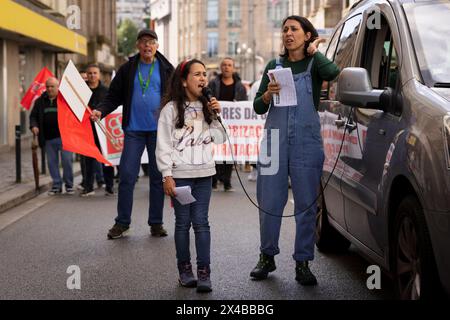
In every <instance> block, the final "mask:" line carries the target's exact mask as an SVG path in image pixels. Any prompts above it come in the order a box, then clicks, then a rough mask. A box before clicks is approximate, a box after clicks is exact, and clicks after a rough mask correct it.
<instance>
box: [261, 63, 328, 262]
mask: <svg viewBox="0 0 450 320" xmlns="http://www.w3.org/2000/svg"><path fill="white" fill-rule="evenodd" d="M313 61H314V58H313V59H311V62H310V63H309V65H308V69H307V70H306V71H305V72H303V73H300V74H295V75H294V82H295V87H296V92H297V105H296V106H289V107H274V106H271V108H270V110H269V114H268V116H267V120H266V125H265V128H266V129H267V131H266V133H265V136H264V138H263V141H262V143H261V153H260V156H259V159H258V182H257V197H258V203H259V206H260V208H262V209H263V210H264V211H266V212H269V213H270V214H271V215H273V216H271V215H267V214H265V213H264V212H262V211H261V210H260V212H259V215H260V234H261V248H260V249H261V252H262V253H265V254H267V255H271V256H274V255H276V254H278V253H279V252H280V249H279V247H278V239H279V236H280V227H281V219H282V218H281V216H282V215H283V211H284V207H285V205H286V203H287V200H288V176H290V178H291V185H292V193H293V195H294V202H295V222H296V236H295V252H294V255H293V258H294V260H296V261H310V260H313V259H314V244H315V218H316V212H317V206H316V204H313V201H314V200H315V199H316V198H317V195H318V190H319V186H320V179H321V176H322V168H323V162H324V152H323V144H322V137H321V135H320V118H319V115H318V113H317V111H316V108H315V106H314V100H313V94H312V79H311V67H312V64H313ZM278 67H281V61H280V59H279V58H278V59H277V68H278ZM271 129H272V131H271ZM273 129H278V130H279V141H276V140H278V139H276V137H274V138H272V136H274V131H273ZM272 139H273V141H272ZM272 145H273V147H275V148H278V150H279V168H278V170H277V171H276V173H275V174H269V175H267V174H264V170H267V168H268V167H270V166H271V165H273V164H274V163H275V162H276V160H273V159H271V160H268V158H267V156H266V157H265V156H264V152H267V150H269V152H268V153H269V154H268V156H269V158H270V157H271V156H273V154H271V152H270V150H271V147H272ZM275 167H276V165H275ZM311 204H313V205H312V206H310V205H311ZM308 206H310V208H309V209H308V210H306V211H304V210H305V209H306V208H307V207H308ZM302 211H304V212H302Z"/></svg>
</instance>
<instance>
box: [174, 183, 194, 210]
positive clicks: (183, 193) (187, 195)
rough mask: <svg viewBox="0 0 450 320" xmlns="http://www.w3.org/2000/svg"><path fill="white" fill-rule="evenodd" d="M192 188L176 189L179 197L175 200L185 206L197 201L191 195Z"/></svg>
mask: <svg viewBox="0 0 450 320" xmlns="http://www.w3.org/2000/svg"><path fill="white" fill-rule="evenodd" d="M191 191H192V190H191V187H190V186H185V187H177V188H175V193H176V194H177V196H176V197H175V199H177V200H178V202H179V203H181V204H182V205H183V206H184V205H186V204H191V203H193V202H195V201H197V200H196V199H195V198H194V197H193V196H192V194H191Z"/></svg>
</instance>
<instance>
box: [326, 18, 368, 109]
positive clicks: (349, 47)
mask: <svg viewBox="0 0 450 320" xmlns="http://www.w3.org/2000/svg"><path fill="white" fill-rule="evenodd" d="M361 20H362V16H361V15H360V14H359V15H356V16H354V17H352V18H350V19H349V20H347V21H346V22H345V24H344V26H343V28H341V29H342V32H341V34H340V36H339V43H338V44H337V48H336V52H332V51H334V50H332V49H333V48H332V46H333V42H334V41H337V40H335V38H337V36H338V35H339V32H336V34H335V36H334V37H333V40H332V43H331V44H330V46H329V49H328V51H327V57H328V58H329V59H331V57H332V56H333V55H334V62H335V63H336V64H337V66H338V67H339V68H340V69H341V70H342V69H344V68H346V67H349V66H350V64H351V60H352V56H353V49H354V48H355V45H356V37H357V35H358V31H359V26H360V25H361ZM334 46H336V45H334ZM336 89H337V79H335V80H334V81H331V82H330V84H329V88H328V97H329V99H330V100H336Z"/></svg>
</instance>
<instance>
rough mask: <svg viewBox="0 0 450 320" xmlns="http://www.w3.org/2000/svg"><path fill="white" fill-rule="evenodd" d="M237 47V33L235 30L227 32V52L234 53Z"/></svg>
mask: <svg viewBox="0 0 450 320" xmlns="http://www.w3.org/2000/svg"><path fill="white" fill-rule="evenodd" d="M238 47H239V33H237V32H230V33H228V54H229V55H235V54H236V53H237V48H238Z"/></svg>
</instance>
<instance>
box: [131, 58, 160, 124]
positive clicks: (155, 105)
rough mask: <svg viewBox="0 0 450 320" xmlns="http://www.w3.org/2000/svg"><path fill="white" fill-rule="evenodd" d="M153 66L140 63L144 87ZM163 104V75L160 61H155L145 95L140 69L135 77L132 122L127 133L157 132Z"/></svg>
mask: <svg viewBox="0 0 450 320" xmlns="http://www.w3.org/2000/svg"><path fill="white" fill-rule="evenodd" d="M151 66H152V65H151V64H145V63H143V62H142V61H140V62H139V67H140V69H141V75H142V79H143V80H144V81H143V82H144V86H145V83H146V82H147V79H148V75H149V72H150V69H151ZM160 104H161V74H160V72H159V61H158V60H157V59H155V67H154V68H153V73H152V76H151V78H150V84H149V86H148V89H147V91H146V92H145V95H144V94H143V90H142V87H141V84H140V82H139V69H138V70H137V71H136V75H135V77H134V90H133V97H132V99H131V114H130V122H129V124H128V126H127V128H125V130H126V131H156V130H157V128H158V119H157V117H158V113H159V107H160Z"/></svg>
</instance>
